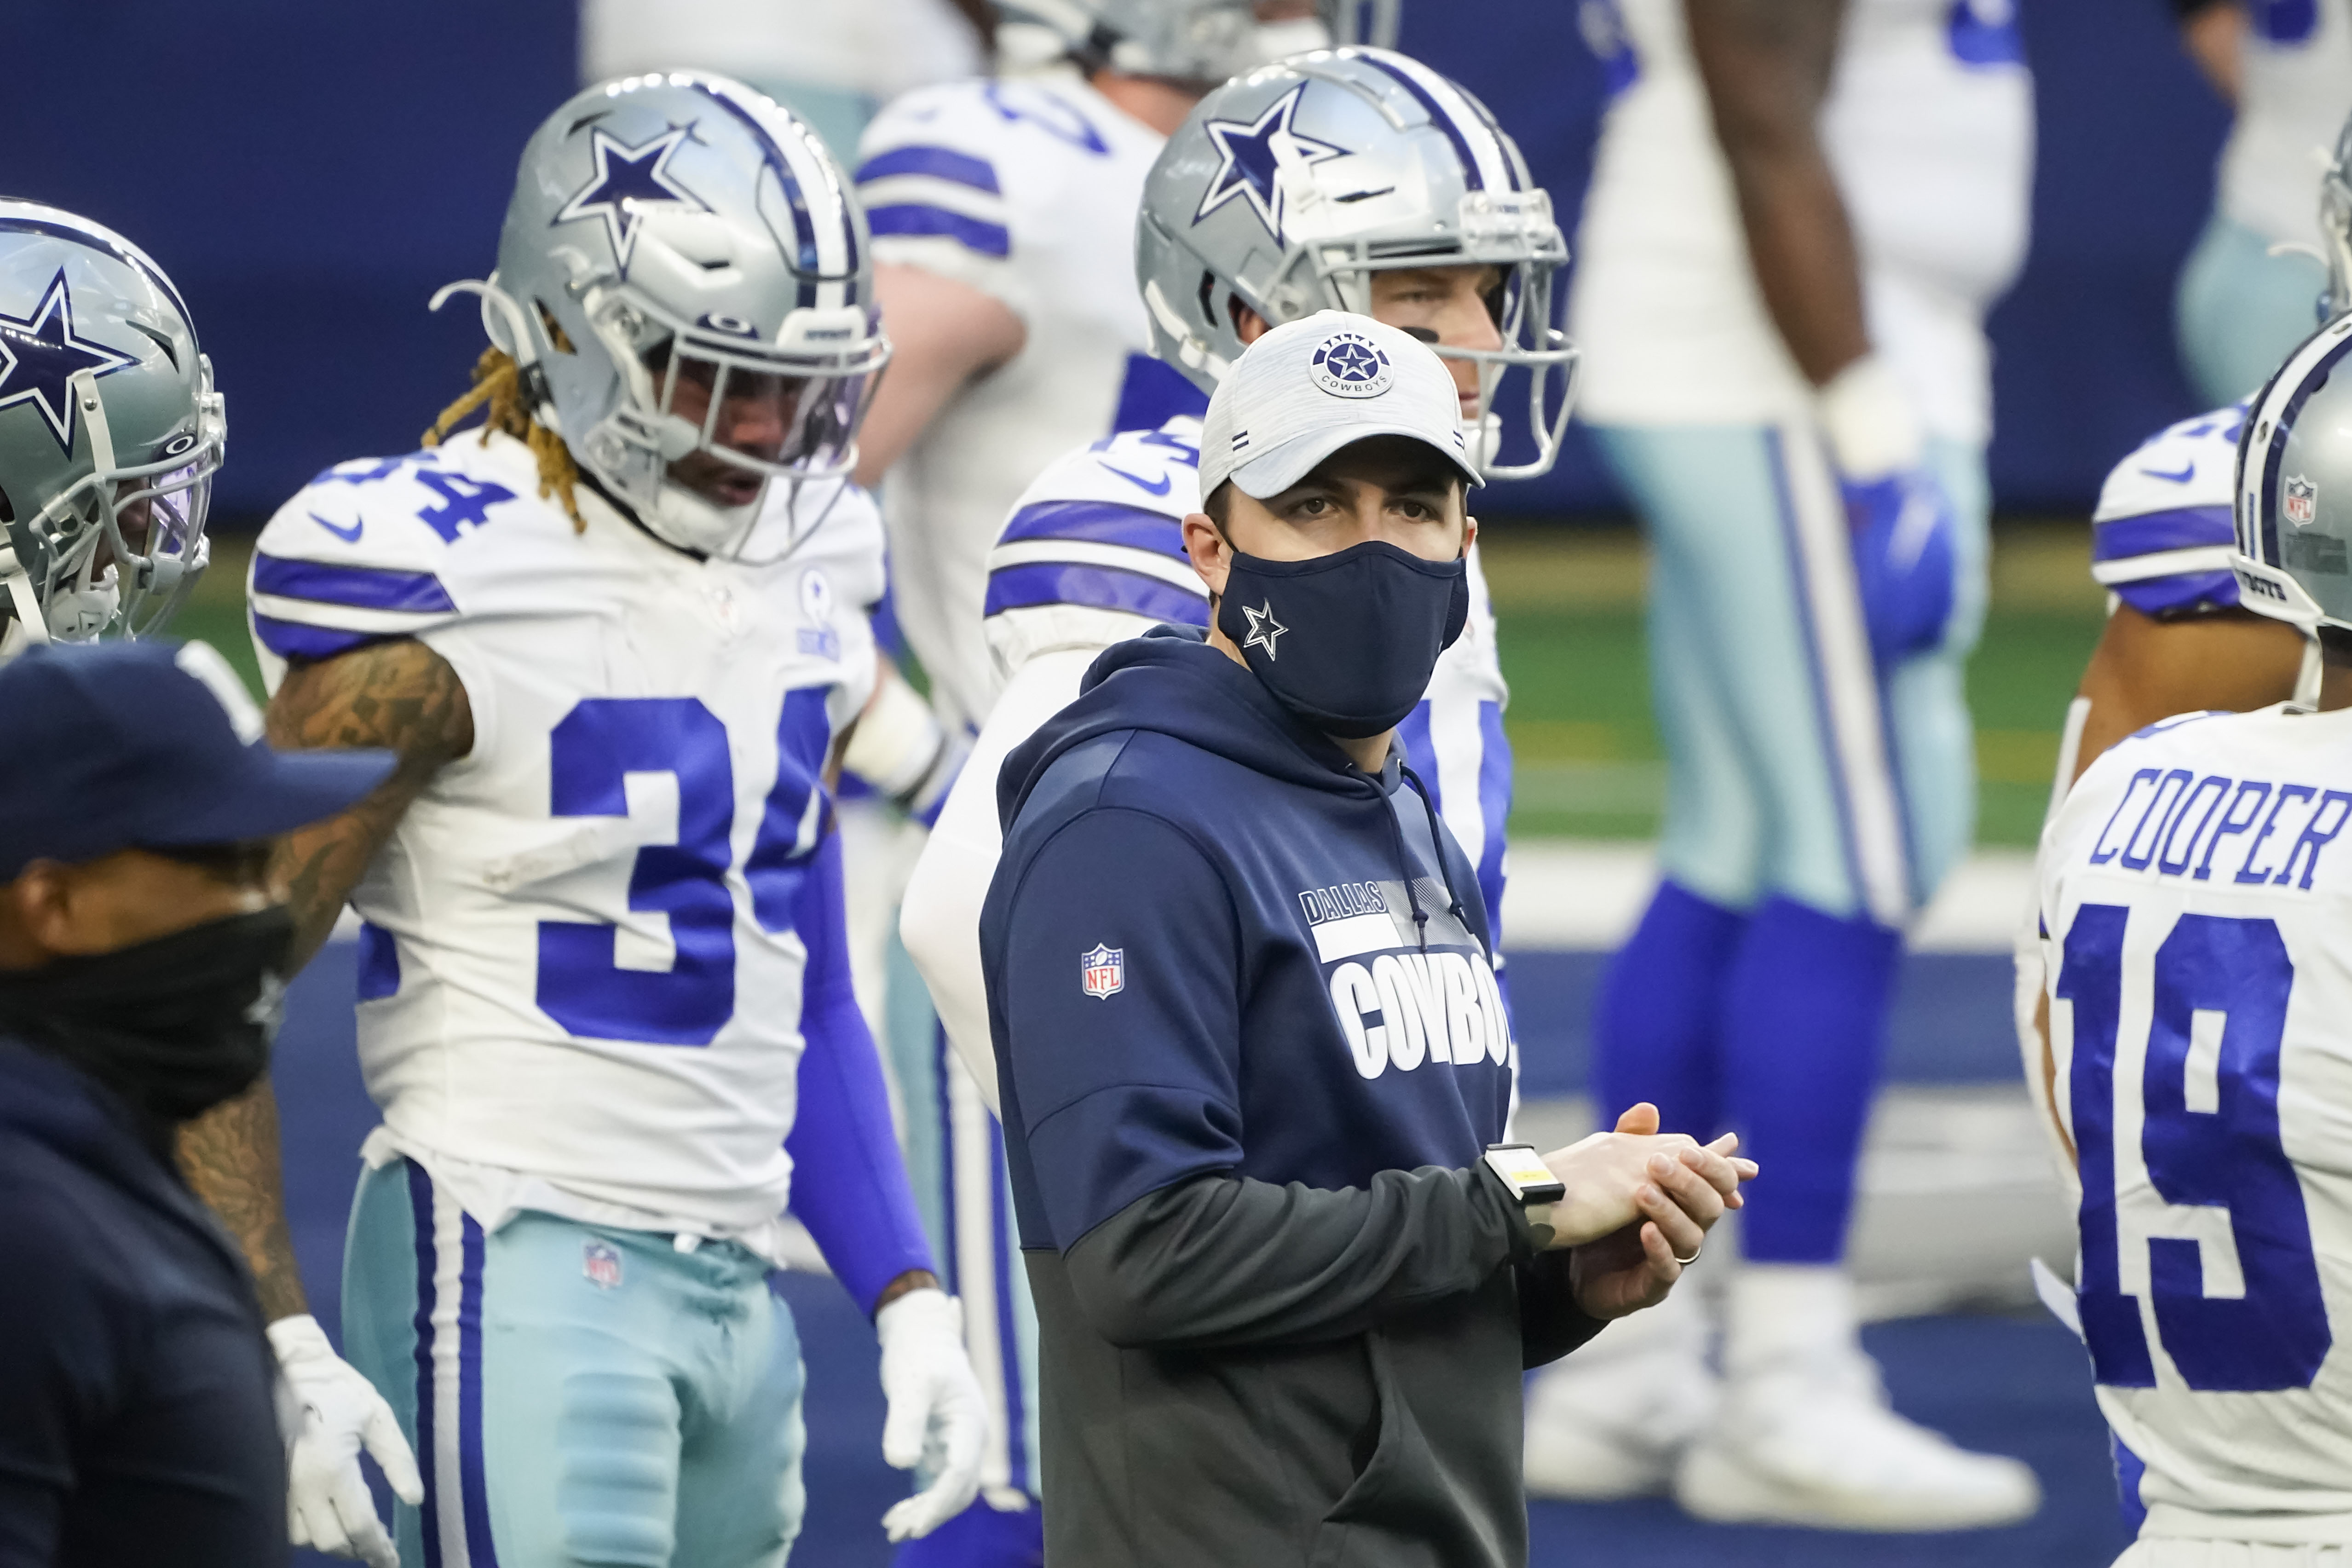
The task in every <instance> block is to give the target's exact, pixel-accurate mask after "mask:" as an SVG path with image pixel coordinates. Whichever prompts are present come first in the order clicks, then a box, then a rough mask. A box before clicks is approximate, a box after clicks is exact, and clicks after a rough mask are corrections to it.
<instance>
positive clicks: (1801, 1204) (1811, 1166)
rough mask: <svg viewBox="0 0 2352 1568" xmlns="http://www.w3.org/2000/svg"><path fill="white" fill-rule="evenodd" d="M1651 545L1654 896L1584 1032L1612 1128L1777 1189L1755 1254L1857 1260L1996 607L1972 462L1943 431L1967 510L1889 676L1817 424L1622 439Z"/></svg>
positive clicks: (1958, 820)
mask: <svg viewBox="0 0 2352 1568" xmlns="http://www.w3.org/2000/svg"><path fill="white" fill-rule="evenodd" d="M1599 434H1600V437H1601V446H1602V447H1603V450H1604V451H1605V452H1606V453H1607V455H1608V456H1609V458H1610V459H1611V461H1612V464H1613V465H1614V467H1615V468H1616V470H1617V472H1618V475H1619V477H1620V479H1622V480H1623V482H1624V484H1625V486H1626V488H1627V489H1628V490H1629V491H1630V492H1631V493H1632V494H1633V497H1634V499H1635V500H1636V502H1637V504H1638V505H1639V506H1640V508H1641V510H1642V513H1643V521H1644V522H1645V524H1646V525H1647V528H1648V533H1649V539H1650V542H1651V546H1652V549H1653V551H1654V567H1653V570H1652V573H1651V588H1650V653H1651V672H1652V682H1653V687H1654V698H1655V701H1656V705H1657V712H1658V721H1659V728H1660V730H1661V731H1662V733H1663V735H1664V740H1665V747H1666V753H1667V758H1668V763H1669V771H1668V786H1667V804H1666V821H1665V826H1664V833H1663V835H1662V837H1661V842H1660V846H1659V859H1660V862H1661V866H1662V868H1663V870H1664V874H1665V884H1664V887H1663V888H1662V889H1661V890H1660V892H1659V895H1658V897H1657V900H1655V901H1654V903H1653V904H1652V906H1651V909H1650V910H1649V912H1648V914H1646V915H1645V916H1644V918H1643V921H1642V924H1641V926H1640V927H1639V928H1638V929H1637V930H1636V931H1635V932H1634V934H1633V937H1632V938H1631V939H1630V940H1629V941H1628V942H1627V943H1626V945H1625V947H1624V949H1623V950H1622V952H1620V953H1619V954H1618V956H1617V958H1616V960H1615V962H1614V963H1612V966H1611V971H1610V975H1609V979H1608V982H1607V984H1605V985H1604V986H1603V989H1602V994H1601V1007H1600V1012H1599V1017H1598V1019H1597V1022H1596V1027H1595V1030H1594V1059H1593V1082H1594V1089H1595V1092H1596V1095H1597V1096H1598V1097H1599V1099H1600V1100H1601V1108H1600V1109H1601V1111H1602V1112H1603V1114H1604V1115H1605V1116H1609V1117H1613V1116H1614V1115H1615V1114H1616V1113H1618V1112H1619V1111H1621V1110H1623V1109H1624V1107H1625V1106H1626V1105H1627V1104H1630V1103H1632V1102H1633V1100H1655V1101H1657V1102H1658V1104H1659V1106H1660V1109H1661V1110H1662V1111H1663V1112H1664V1115H1665V1117H1666V1118H1667V1125H1668V1127H1669V1129H1670V1130H1672V1131H1690V1132H1693V1133H1696V1134H1699V1135H1702V1136H1704V1135H1706V1134H1707V1133H1709V1132H1712V1131H1715V1130H1716V1129H1717V1127H1719V1126H1721V1125H1724V1124H1728V1125H1731V1126H1733V1127H1737V1128H1738V1129H1739V1131H1741V1133H1742V1135H1743V1137H1744V1138H1745V1139H1746V1141H1747V1142H1748V1148H1747V1150H1746V1152H1748V1153H1751V1154H1753V1155H1754V1156H1755V1157H1756V1158H1758V1159H1759V1160H1760V1161H1762V1162H1764V1163H1766V1164H1767V1165H1768V1166H1769V1168H1770V1169H1771V1170H1772V1171H1773V1172H1774V1180H1773V1181H1772V1182H1771V1183H1770V1184H1769V1190H1768V1188H1767V1187H1766V1186H1759V1189H1758V1191H1757V1192H1756V1194H1754V1196H1753V1197H1752V1199H1751V1201H1750V1205H1749V1207H1748V1211H1747V1214H1746V1216H1745V1224H1744V1226H1743V1244H1744V1246H1745V1247H1746V1248H1747V1250H1748V1255H1749V1256H1750V1257H1753V1258H1759V1259H1768V1260H1771V1261H1777V1262H1791V1263H1799V1262H1802V1263H1820V1262H1830V1261H1833V1260H1835V1259H1836V1258H1838V1257H1839V1256H1841V1255H1842V1253H1843V1247H1844V1236H1845V1227H1846V1221H1847V1217H1848V1214H1849V1210H1850V1205H1851V1203H1852V1196H1853V1167H1854V1163H1855V1159H1856V1156H1857V1155H1858V1153H1859V1152H1860V1143H1861V1137H1862V1131H1863V1127H1864V1121H1866V1117H1867V1110H1868V1104H1869V1100H1870V1094H1871V1090H1872V1088H1873V1086H1874V1080H1875V1075H1876V1071H1877V1065H1878V1059H1879V1056H1880V1050H1881V1045H1882V1041H1883V1037H1884V1034H1885V1008H1886V1004H1887V999H1888V996H1889V994H1890V993H1891V989H1892V983H1893V977H1894V973H1895V967H1896V965H1897V963H1899V961H1900V952H1901V949H1900V939H1899V936H1898V934H1897V931H1898V930H1899V927H1900V926H1901V924H1902V922H1903V921H1904V920H1905V918H1906V916H1907V915H1908V914H1909V912H1910V911H1911V910H1912V909H1913V908H1915V907H1916V905H1917V904H1918V903H1922V902H1924V901H1925V900H1927V897H1928V896H1929V895H1930V894H1932V892H1933V891H1934V889H1935V888H1936V886H1937V883H1938V882H1939V881H1940V880H1941V879H1942V878H1943V876H1944V874H1945V873H1946V871H1948V869H1949V868H1950V867H1951V866H1952V864H1953V863H1954V862H1955V861H1956V860H1957V859H1958V857H1959V856H1960V855H1961V854H1962V853H1963V852H1964V851H1965V849H1966V847H1967V845H1968V841H1969V836H1970V832H1971V830H1972V827H1973V817H1974V815H1975V772H1974V758H1973V755H1972V746H1973V731H1972V727H1971V725H1970V723H1969V714H1968V710H1967V706H1966V702H1965V700H1964V697H1963V693H1962V688H1961V671H1962V668H1963V666H1964V664H1965V661H1966V659H1967V657H1968V653H1969V649H1970V648H1971V647H1973V646H1974V644H1975V641H1976V637H1977V633H1978V630H1979V626H1980V625H1981V622H1982V618H1983V605H1984V586H1983V584H1984V570H1985V540H1986V523H1987V513H1988V510H1989V507H1988V502H1987V497H1986V489H1985V485H1984V479H1983V460H1982V453H1981V452H1979V451H1976V450H1972V449H1964V448H1960V447H1954V446H1950V445H1948V444H1947V445H1931V450H1930V461H1931V463H1932V464H1933V466H1934V468H1936V470H1937V476H1938V478H1939V479H1941V480H1942V481H1943V483H1944V486H1945V489H1946V490H1947V493H1948V495H1949V496H1950V498H1951V500H1952V503H1953V509H1954V511H1955V514H1956V516H1957V519H1958V537H1957V539H1956V545H1957V548H1956V555H1957V558H1958V567H1959V573H1960V581H1959V584H1958V593H1957V595H1956V598H1955V605H1954V608H1953V613H1952V617H1951V620H1950V622H1949V623H1948V626H1947V628H1946V633H1945V638H1944V641H1943V643H1942V645H1941V646H1940V647H1937V648H1936V649H1934V650H1932V651H1930V652H1927V653H1926V654H1922V655H1919V656H1916V657H1915V658H1910V659H1906V660H1905V661H1904V662H1902V663H1901V664H1900V665H1898V666H1896V667H1895V668H1894V669H1892V670H1890V671H1885V672H1881V671H1879V670H1877V669H1876V668H1874V665H1873V663H1872V661H1871V658H1870V654H1869V649H1868V645H1867V641H1866V638H1865V637H1864V633H1863V629H1862V620H1861V609H1860V605H1859V602H1858V600H1857V599H1856V598H1855V595H1854V586H1853V566H1852V556H1851V553H1850V544H1849V542H1848V540H1849V535H1848V531H1847V529H1846V526H1845V521H1844V518H1843V508H1842V505H1841V503H1840V501H1839V499H1838V495H1837V491H1836V489H1835V485H1834V480H1833V477H1832V475H1831V474H1830V472H1829V470H1828V468H1827V465H1826V463H1825V462H1824V460H1823V459H1822V455H1821V452H1820V448H1819V447H1818V446H1817V445H1815V444H1814V443H1813V440H1812V438H1811V437H1809V436H1805V435H1801V434H1799V433H1794V432H1782V431H1779V430H1774V429H1770V428H1766V427H1754V428H1748V427H1722V428H1640V429H1634V428H1622V427H1621V428H1610V429H1604V430H1601V432H1599Z"/></svg>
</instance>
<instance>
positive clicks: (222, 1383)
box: [0, 1037, 288, 1568]
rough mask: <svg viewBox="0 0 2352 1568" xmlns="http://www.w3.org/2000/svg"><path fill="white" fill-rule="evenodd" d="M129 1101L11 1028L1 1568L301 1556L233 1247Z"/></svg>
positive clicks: (0, 1416) (264, 1344)
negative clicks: (292, 1536)
mask: <svg viewBox="0 0 2352 1568" xmlns="http://www.w3.org/2000/svg"><path fill="white" fill-rule="evenodd" d="M163 1136H164V1135H163V1134H162V1133H160V1132H150V1131H146V1130H142V1128H141V1127H140V1126H138V1125H137V1124H136V1122H135V1121H134V1120H133V1118H132V1115H131V1110H130V1109H129V1108H128V1107H127V1106H126V1105H125V1104H124V1103H123V1102H122V1101H121V1100H118V1099H116V1098H115V1097H114V1096H113V1095H112V1094H110V1092H108V1091H107V1090H105V1089H101V1088H100V1087H99V1086H98V1084H97V1083H95V1082H94V1081H92V1080H91V1079H89V1078H87V1077H85V1076H84V1075H83V1074H82V1073H81V1072H80V1071H79V1070H78V1069H76V1068H73V1067H70V1066H68V1064H67V1063H66V1062H64V1061H62V1060H60V1059H58V1058H56V1057H52V1056H47V1055H45V1054H42V1053H40V1052H37V1051H34V1050H31V1049H28V1048H26V1047H24V1046H22V1045H19V1044H17V1043H16V1042H15V1041H12V1040H9V1039H6V1038H5V1037H0V1238H5V1243H6V1248H7V1259H8V1263H7V1279H6V1280H5V1283H0V1564H5V1565H7V1568H16V1565H17V1564H25V1565H26V1568H30V1565H32V1564H43V1565H47V1564H58V1565H60V1568H108V1565H111V1564H116V1563H121V1564H125V1565H128V1564H133V1563H137V1564H142V1565H143V1564H149V1563H172V1564H174V1565H175V1568H179V1565H186V1568H214V1565H217V1568H267V1565H268V1564H270V1563H284V1562H285V1561H286V1560H287V1555H288V1549H287V1544H286V1469H285V1455H284V1449H283V1447H282V1446H281V1439H280V1437H279V1435H278V1418H277V1413H276V1408H275V1393H274V1391H275V1388H276V1383H277V1376H278V1366H277V1362H276V1360H275V1358H274V1357H273V1356H272V1355H271V1353H270V1350H269V1343H268V1340H266V1339H265V1338H264V1337H263V1335H262V1331H261V1310H260V1308H259V1307H257V1305H256V1304H255V1302H254V1298H253V1284H252V1281H251V1279H249V1278H248V1277H247V1273H246V1268H245V1260H244V1259H243V1258H240V1257H239V1256H238V1255H237V1251H236V1245H235V1243H233V1242H231V1241H230V1240H229V1238H228V1236H227V1234H226V1232H224V1231H223V1230H222V1229H221V1227H220V1226H219V1225H218V1224H216V1223H215V1221H214V1219H213V1217H212V1215H211V1214H210V1213H209V1212H208V1211H206V1210H205V1207H204V1206H203V1205H201V1204H199V1203H198V1202H197V1201H196V1199H195V1197H194V1194H191V1193H190V1192H189V1191H188V1189H187V1187H186V1186H185V1185H184V1184H183V1183H182V1182H181V1180H180V1177H179V1175H178V1173H176V1172H175V1171H173V1169H172V1167H171V1165H170V1164H169V1163H168V1161H167V1159H166V1157H165V1155H164V1154H163V1152H162V1151H161V1149H160V1148H159V1147H158V1144H159V1142H161V1139H162V1137H163Z"/></svg>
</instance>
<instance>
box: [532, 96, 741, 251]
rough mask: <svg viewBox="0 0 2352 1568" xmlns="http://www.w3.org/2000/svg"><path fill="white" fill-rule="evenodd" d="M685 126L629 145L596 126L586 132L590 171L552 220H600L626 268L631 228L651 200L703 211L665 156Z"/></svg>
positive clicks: (680, 139)
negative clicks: (592, 159) (592, 166)
mask: <svg viewBox="0 0 2352 1568" xmlns="http://www.w3.org/2000/svg"><path fill="white" fill-rule="evenodd" d="M689 129H691V128H690V127H688V126H684V125H676V126H672V127H671V128H670V129H669V130H667V131H665V132H662V133H661V134H660V135H658V136H656V137H655V138H654V139H653V140H652V141H650V142H646V143H644V144H643V145H641V146H636V147H632V146H629V145H628V144H627V143H625V142H622V141H621V140H620V139H619V138H617V137H614V136H612V135H608V134H607V133H606V132H604V129H603V128H602V127H597V128H595V129H593V130H591V131H590V132H588V145H589V149H590V152H591V153H593V156H594V157H595V160H596V172H595V174H593V176H592V177H591V178H590V179H589V181H588V183H587V184H585V185H583V186H582V187H581V188H580V189H579V190H578V191H576V192H574V193H573V194H572V199H571V200H570V201H568V202H566V203H564V204H563V210H562V212H559V213H557V214H556V215H555V221H556V222H557V223H573V222H576V221H578V220H579V219H581V218H591V217H593V218H602V219H604V237H605V238H607V239H608V240H610V241H612V245H613V254H614V257H616V258H618V259H619V261H620V263H621V269H622V270H623V271H624V272H626V271H627V270H628V266H629V252H631V251H632V250H634V249H635V248H636V244H637V231H638V230H639V229H641V228H643V227H644V226H645V221H646V208H647V207H650V206H655V205H668V206H682V207H687V208H688V209H690V210H692V211H694V212H702V213H707V212H709V210H710V207H709V204H708V203H706V202H705V201H703V199H702V198H701V197H700V196H698V195H695V194H694V193H693V192H692V191H689V190H688V189H687V188H686V187H685V186H684V185H681V184H678V183H677V176H676V175H674V174H671V173H670V172H669V161H670V157H671V155H672V154H673V153H676V152H677V149H678V145H679V144H680V143H681V142H684V141H685V140H686V137H687V132H688V130H689Z"/></svg>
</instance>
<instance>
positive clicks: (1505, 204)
mask: <svg viewBox="0 0 2352 1568" xmlns="http://www.w3.org/2000/svg"><path fill="white" fill-rule="evenodd" d="M1292 210H1293V212H1294V213H1295V214H1296V215H1297V225H1298V226H1299V227H1300V228H1301V229H1303V230H1305V231H1306V234H1307V237H1304V238H1302V239H1301V240H1300V241H1299V242H1297V243H1295V244H1293V245H1292V246H1291V247H1289V248H1288V249H1287V250H1286V253H1285V254H1284V256H1283V258H1282V261H1281V264H1280V266H1279V268H1278V269H1277V270H1276V273H1275V276H1274V280H1273V284H1272V286H1271V287H1269V288H1268V289H1266V290H1265V295H1264V300H1265V302H1264V303H1263V304H1260V303H1258V302H1257V301H1255V300H1247V299H1246V297H1245V296H1241V297H1243V298H1244V302H1245V303H1248V304H1250V306H1251V308H1252V309H1254V310H1257V311H1258V313H1259V314H1260V315H1262V316H1264V317H1265V320H1266V321H1267V322H1268V324H1269V325H1280V324H1281V323H1282V322H1284V321H1296V320H1297V319H1298V318H1300V317H1302V316H1306V315H1309V314H1311V313H1313V312H1314V311H1316V310H1327V309H1328V310H1351V311H1354V312H1355V313H1357V314H1359V315H1365V316H1372V315H1376V314H1377V312H1376V311H1375V310H1373V308H1372V306H1373V286H1372V275H1373V274H1374V273H1378V272H1396V271H1410V270H1420V269H1423V268H1456V267H1492V268H1496V271H1497V272H1498V273H1499V275H1500V281H1499V282H1498V283H1497V285H1496V288H1495V289H1493V290H1492V291H1491V292H1490V293H1489V294H1488V296H1487V302H1486V308H1487V315H1488V317H1489V319H1490V320H1491V321H1493V322H1494V325H1495V331H1496V335H1497V336H1498V337H1499V338H1500V339H1501V340H1502V342H1501V345H1500V346H1499V347H1496V348H1491V349H1481V348H1461V347H1455V346H1454V345H1451V344H1447V343H1442V342H1430V343H1429V347H1430V349H1431V351H1432V352H1433V353H1435V354H1437V356H1438V357H1439V358H1441V359H1446V360H1462V361H1467V362H1469V363H1472V364H1474V365H1475V366H1476V367H1477V375H1478V409H1479V416H1478V419H1477V422H1476V425H1475V428H1472V427H1465V432H1464V434H1465V437H1468V438H1469V440H1470V445H1471V450H1472V452H1473V454H1474V460H1475V462H1476V463H1477V465H1478V468H1479V471H1480V472H1481V473H1483V474H1484V475H1485V476H1486V478H1487V479H1534V478H1537V477H1538V476H1539V475H1542V474H1545V473H1548V472H1549V471H1550V469H1551V466H1552V464H1553V462H1554V461H1555V460H1556V459H1557V458H1558V457H1559V447H1560V443H1561V441H1562V439H1563V438H1564V437H1565V436H1566V433H1567V429H1568V421H1569V416H1570V412H1571V411H1572V410H1573V408H1574V407H1575V403H1576V374H1577V365H1578V362H1579V358H1580V355H1579V352H1578V350H1577V348H1576V346H1575V345H1574V344H1572V343H1570V342H1569V341H1568V335H1567V334H1566V333H1565V332H1563V331H1560V330H1559V328H1557V327H1555V326H1553V325H1552V324H1551V323H1552V310H1553V300H1552V280H1553V279H1554V277H1555V276H1556V275H1557V274H1558V273H1559V268H1561V267H1562V266H1563V265H1565V264H1566V262H1567V260H1568V243H1567V241H1566V239H1565V238H1563V237H1562V236H1561V234H1560V232H1559V226H1558V225H1557V224H1555V223H1554V222H1553V221H1552V216H1551V198H1550V197H1549V195H1546V194H1545V193H1544V192H1542V191H1514V192H1496V191H1471V192H1467V193H1465V194H1464V195H1463V197H1462V199H1461V204H1460V209H1459V214H1458V218H1457V225H1456V227H1455V231H1454V235H1452V236H1447V237H1443V238H1440V239H1439V240H1437V241H1436V242H1435V243H1430V242H1425V241H1418V240H1399V239H1386V240H1366V239H1362V238H1339V239H1336V240H1335V239H1318V238H1315V237H1312V235H1313V230H1314V227H1315V225H1314V224H1313V221H1312V216H1311V215H1313V214H1314V213H1315V212H1316V211H1317V210H1318V203H1316V202H1315V201H1312V200H1308V201H1302V202H1299V203H1298V204H1297V205H1295V206H1294V207H1293V209H1292ZM1342 221H1344V220H1342ZM1236 293H1237V295H1238V294H1239V291H1238V290H1236ZM1515 370H1517V371H1525V372H1526V373H1527V397H1528V409H1527V414H1528V432H1529V434H1530V435H1531V436H1532V437H1534V439H1535V444H1536V453H1535V458H1534V459H1533V460H1532V461H1530V462H1527V463H1518V464H1503V463H1499V462H1497V461H1496V458H1498V456H1499V455H1500V452H1501V449H1502V437H1503V421H1502V416H1501V415H1500V414H1499V413H1498V412H1497V411H1496V404H1497V400H1498V398H1499V397H1500V396H1501V395H1502V393H1503V379H1504V377H1505V375H1507V374H1508V373H1510V372H1512V371H1515Z"/></svg>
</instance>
